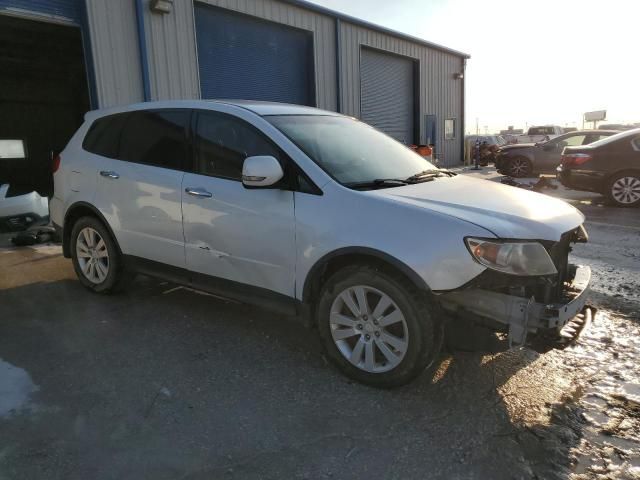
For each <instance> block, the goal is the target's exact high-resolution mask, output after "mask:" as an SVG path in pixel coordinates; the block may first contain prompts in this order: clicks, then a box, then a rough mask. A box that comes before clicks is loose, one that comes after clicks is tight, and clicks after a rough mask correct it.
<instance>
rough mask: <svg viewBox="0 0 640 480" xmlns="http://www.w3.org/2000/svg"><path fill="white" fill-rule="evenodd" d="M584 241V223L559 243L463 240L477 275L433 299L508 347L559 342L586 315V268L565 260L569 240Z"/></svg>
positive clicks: (588, 315)
mask: <svg viewBox="0 0 640 480" xmlns="http://www.w3.org/2000/svg"><path fill="white" fill-rule="evenodd" d="M587 240H588V235H587V232H586V230H585V228H584V226H582V225H581V226H579V227H577V228H574V229H572V230H570V231H567V232H565V233H564V234H563V235H562V236H561V237H560V240H559V241H556V242H553V241H546V240H536V241H530V240H527V241H525V240H506V239H480V238H466V239H465V242H466V244H467V247H468V249H469V252H470V253H471V255H472V256H473V258H474V259H475V260H476V261H477V262H479V263H481V264H482V265H484V266H486V267H487V269H486V270H484V271H483V272H482V273H481V274H480V275H478V276H477V277H476V278H474V279H473V280H471V281H470V282H469V283H467V284H466V285H464V286H463V287H462V288H460V289H456V290H455V291H451V292H447V293H443V294H442V295H441V296H440V297H439V299H440V303H441V305H442V306H443V308H444V309H445V310H446V311H447V312H448V313H450V314H451V315H453V316H459V317H463V318H471V319H472V320H473V321H474V323H476V324H479V325H481V326H484V327H487V328H489V329H491V330H495V331H498V332H503V333H506V334H507V335H508V341H509V346H518V345H524V344H526V343H529V342H531V341H532V340H534V339H545V340H550V341H553V342H556V343H557V344H559V345H563V344H566V343H568V342H569V341H571V340H572V339H574V338H575V337H577V335H578V334H579V333H580V331H581V329H582V328H583V327H584V325H585V324H586V323H588V321H589V319H590V318H591V315H592V312H591V309H589V308H588V307H586V301H587V293H588V290H589V284H590V280H591V269H590V268H589V267H588V266H582V265H573V264H570V263H569V253H570V251H571V249H572V244H574V243H584V242H586V241H587Z"/></svg>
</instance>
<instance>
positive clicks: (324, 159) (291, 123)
mask: <svg viewBox="0 0 640 480" xmlns="http://www.w3.org/2000/svg"><path fill="white" fill-rule="evenodd" d="M265 118H266V119H267V120H268V121H270V122H271V123H272V124H273V125H275V126H276V127H277V128H278V129H279V130H280V131H282V133H284V134H285V135H286V136H287V137H288V138H289V139H290V140H291V141H292V142H293V143H295V144H296V145H297V146H298V147H300V149H301V150H302V151H304V152H305V153H306V154H307V155H308V156H309V157H310V158H311V159H312V160H313V161H314V162H316V163H317V164H318V165H319V166H320V167H321V168H322V169H324V170H325V171H326V172H327V173H328V174H329V175H331V176H332V177H333V178H334V179H336V180H337V181H338V182H340V183H342V184H355V183H365V182H372V181H374V180H379V179H391V178H394V179H405V178H408V177H411V176H413V175H416V174H419V173H420V172H424V171H425V170H434V171H437V168H436V167H435V166H433V165H432V164H431V163H429V162H428V161H427V160H425V159H424V158H423V157H421V156H420V155H418V154H417V153H415V152H413V151H412V150H410V149H409V148H407V147H405V146H404V145H403V144H401V143H399V142H397V141H396V140H394V139H392V138H391V137H388V136H387V135H385V134H384V133H382V132H380V131H378V130H376V129H375V128H373V127H371V126H369V125H367V124H366V123H362V122H360V121H358V120H355V119H353V118H347V117H333V116H321V115H272V116H267V117H265Z"/></svg>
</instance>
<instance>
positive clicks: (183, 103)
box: [89, 100, 340, 117]
mask: <svg viewBox="0 0 640 480" xmlns="http://www.w3.org/2000/svg"><path fill="white" fill-rule="evenodd" d="M212 104H225V105H233V106H236V107H239V108H244V109H245V110H250V111H252V112H254V113H256V114H258V115H261V116H262V115H335V116H340V114H339V113H336V112H330V111H328V110H320V109H319V108H313V107H307V106H304V105H293V104H290V103H278V102H263V101H260V100H160V101H155V102H141V103H134V104H131V105H125V106H121V107H113V108H106V109H100V110H93V111H92V112H89V114H92V116H98V117H100V116H103V115H107V114H112V113H119V112H128V111H133V110H150V109H158V108H202V109H206V108H207V106H211V105H212Z"/></svg>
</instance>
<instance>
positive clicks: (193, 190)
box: [184, 187, 213, 198]
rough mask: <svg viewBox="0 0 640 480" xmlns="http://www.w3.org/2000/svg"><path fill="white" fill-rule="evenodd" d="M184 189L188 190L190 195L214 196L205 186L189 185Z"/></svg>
mask: <svg viewBox="0 0 640 480" xmlns="http://www.w3.org/2000/svg"><path fill="white" fill-rule="evenodd" d="M184 191H185V192H187V193H188V194H189V195H193V196H194V197H199V198H211V197H213V195H212V194H211V192H207V191H206V190H205V189H204V188H193V187H187V188H185V189H184Z"/></svg>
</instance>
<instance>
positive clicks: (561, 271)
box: [547, 229, 576, 301]
mask: <svg viewBox="0 0 640 480" xmlns="http://www.w3.org/2000/svg"><path fill="white" fill-rule="evenodd" d="M575 237H576V230H575V229H574V230H570V231H568V232H565V233H563V234H562V236H561V237H560V241H558V242H556V243H555V244H553V246H552V247H551V248H549V249H548V250H547V251H548V252H549V256H550V257H551V260H553V264H554V265H555V266H556V270H558V280H557V282H556V285H555V291H554V292H552V297H553V298H552V299H553V300H554V301H557V300H559V299H560V298H561V297H562V290H563V287H564V282H565V281H567V272H568V267H569V252H571V243H572V242H573V241H575Z"/></svg>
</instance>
